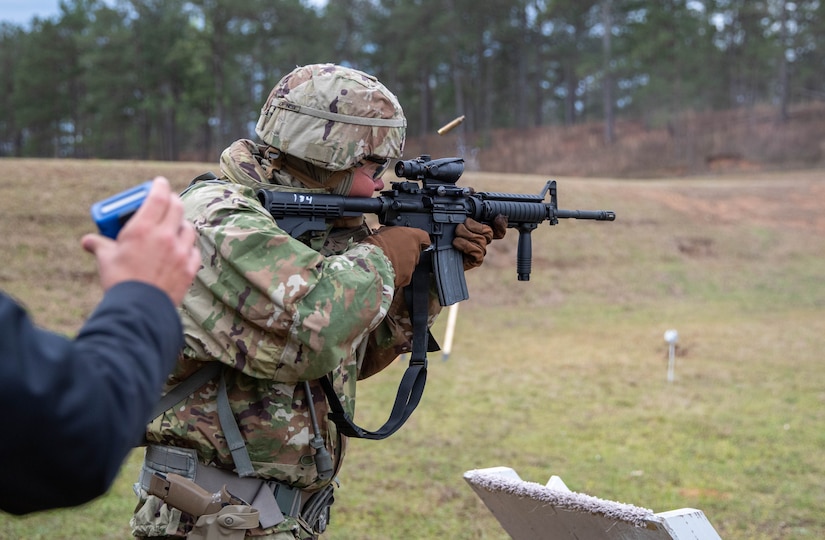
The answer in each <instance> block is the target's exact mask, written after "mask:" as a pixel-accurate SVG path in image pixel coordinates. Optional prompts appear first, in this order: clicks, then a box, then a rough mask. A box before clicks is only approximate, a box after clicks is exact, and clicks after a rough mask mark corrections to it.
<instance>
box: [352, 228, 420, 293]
mask: <svg viewBox="0 0 825 540" xmlns="http://www.w3.org/2000/svg"><path fill="white" fill-rule="evenodd" d="M363 241H364V242H366V243H368V244H373V245H375V246H378V247H380V248H381V249H382V250H383V251H384V255H386V256H387V258H388V259H389V260H390V262H391V263H392V268H393V270H395V288H396V289H397V288H398V287H404V286H405V285H409V284H410V281H412V274H413V270H415V266H416V265H417V264H418V259H419V258H420V256H421V250H423V249H426V248H428V247H430V235H429V234H427V233H426V232H424V231H422V230H421V229H416V228H415V227H400V226H397V227H381V228H380V229H378V231H377V232H376V233H374V234H372V235H371V236H368V237H366V238H364V240H363Z"/></svg>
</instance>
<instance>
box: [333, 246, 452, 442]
mask: <svg viewBox="0 0 825 540" xmlns="http://www.w3.org/2000/svg"><path fill="white" fill-rule="evenodd" d="M430 257H431V254H430V252H427V251H425V252H422V253H421V259H420V260H419V262H418V266H416V268H415V271H414V272H413V276H412V282H411V283H410V285H409V286H408V287H407V289H406V292H407V294H408V296H407V307H408V308H409V310H410V318H411V320H412V326H413V339H412V352H411V354H410V362H409V365H408V366H407V369H406V370H405V371H404V376H403V377H402V378H401V383H400V384H399V385H398V394H397V395H396V397H395V403H393V406H392V411H391V412H390V416H389V418H388V419H387V421H386V422H385V423H384V425H383V426H381V427H380V428H379V429H378V430H376V431H367V430H366V429H364V428H362V427H360V426H358V425H356V424H355V422H353V420H352V418H350V417H349V415H348V414H347V413H346V411H344V407H343V405H341V400H340V399H339V398H338V395H337V394H336V393H335V389H334V388H333V387H332V380H331V379H330V376H329V375H327V376H324V377H321V379H319V380H320V382H321V386H322V387H323V389H324V393H326V395H327V402H329V406H330V409H332V410H331V412H330V413H329V418H330V420H332V421H333V422H335V425H336V426H337V427H338V431H339V432H340V433H342V434H344V435H346V436H348V437H354V438H358V439H372V440H381V439H386V438H387V437H389V436H390V435H392V434H393V433H395V432H396V431H398V428H400V427H401V426H402V425H404V422H406V421H407V418H409V417H410V415H411V414H412V412H413V411H414V410H415V408H416V407H417V406H418V402H419V401H421V395H422V394H423V393H424V384H425V383H426V381H427V351H432V350H438V348H437V345H435V343H434V340H431V335H430V331H429V328H428V327H427V317H428V308H429V294H430V273H431V271H432V270H431V269H432V264H431V261H430ZM431 344H432V345H433V346H434V347H435V348H433V347H430V345H431Z"/></svg>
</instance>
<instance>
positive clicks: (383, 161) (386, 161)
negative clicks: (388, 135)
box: [358, 156, 390, 180]
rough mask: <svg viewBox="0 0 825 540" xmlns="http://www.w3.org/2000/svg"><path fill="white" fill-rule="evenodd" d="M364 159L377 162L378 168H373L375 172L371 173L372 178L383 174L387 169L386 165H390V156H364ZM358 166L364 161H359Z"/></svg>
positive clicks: (377, 177) (376, 178)
mask: <svg viewBox="0 0 825 540" xmlns="http://www.w3.org/2000/svg"><path fill="white" fill-rule="evenodd" d="M364 161H369V162H370V163H377V164H378V168H377V169H375V172H374V173H373V175H372V179H373V180H378V179H379V178H381V176H383V174H384V171H386V170H387V167H388V166H389V165H390V158H382V157H379V156H364ZM358 165H359V166H363V165H364V163H363V162H360V163H359V164H358Z"/></svg>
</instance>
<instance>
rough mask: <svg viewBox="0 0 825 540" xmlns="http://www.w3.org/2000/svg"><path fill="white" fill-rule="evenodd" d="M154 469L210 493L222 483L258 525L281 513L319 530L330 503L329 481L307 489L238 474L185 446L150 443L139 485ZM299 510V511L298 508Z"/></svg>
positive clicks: (147, 483)
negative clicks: (203, 460)
mask: <svg viewBox="0 0 825 540" xmlns="http://www.w3.org/2000/svg"><path fill="white" fill-rule="evenodd" d="M154 473H160V474H168V473H174V474H178V475H180V476H183V477H184V478H188V479H189V480H192V481H193V482H195V483H196V484H198V485H199V486H201V487H202V488H204V489H205V490H207V491H209V492H210V493H217V492H219V491H220V490H221V489H222V488H223V487H224V486H225V487H226V489H227V491H229V492H230V493H231V494H232V495H233V496H235V497H237V498H239V499H242V500H243V501H245V502H247V503H248V504H249V505H250V506H252V507H253V508H255V509H256V510H258V511H259V512H260V524H261V527H262V528H264V529H266V528H269V527H273V526H275V525H277V524H279V523H281V522H282V521H284V519H285V518H284V516H290V517H293V518H296V519H297V518H300V519H302V520H303V521H304V522H305V523H306V524H307V525H309V526H310V527H312V528H314V529H315V530H316V532H318V533H321V532H323V530H324V528H326V523H327V520H328V519H329V517H328V516H329V506H330V505H332V502H333V498H332V489H333V488H332V485H329V486H327V487H326V488H324V489H322V490H321V491H319V492H315V493H309V492H306V491H303V490H300V489H297V488H293V487H290V486H288V485H286V484H282V483H280V482H276V481H274V480H262V479H260V478H241V477H239V476H238V475H236V474H235V473H233V472H231V471H227V470H223V469H218V468H216V467H209V466H207V465H204V464H202V463H200V461H199V460H198V456H197V452H196V451H195V450H191V449H188V448H176V447H172V446H160V445H150V446H148V447H147V448H146V456H145V458H144V461H143V467H142V469H141V471H140V482H139V485H140V488H142V489H143V490H144V491H149V486H150V482H151V478H152V476H153V475H154ZM302 510H303V511H302Z"/></svg>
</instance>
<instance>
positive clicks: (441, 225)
mask: <svg viewBox="0 0 825 540" xmlns="http://www.w3.org/2000/svg"><path fill="white" fill-rule="evenodd" d="M463 172H464V160H463V159H462V158H455V157H453V158H442V159H436V160H433V159H431V158H430V156H426V155H424V156H421V157H418V158H416V159H411V160H406V161H399V162H397V163H396V165H395V174H396V176H398V177H399V178H404V179H406V180H408V181H405V182H393V183H392V189H390V190H387V191H382V192H381V193H380V194H379V195H378V196H376V197H344V196H341V195H325V194H320V195H316V194H306V193H290V192H279V191H270V190H265V189H262V190H260V191H258V199H259V200H260V201H261V204H263V206H264V208H266V209H267V210H268V211H269V213H270V214H272V217H273V218H274V219H275V221H276V222H277V223H278V227H280V228H281V229H283V230H284V231H286V232H287V233H289V234H290V236H292V237H293V238H299V237H301V236H302V235H304V234H306V233H311V232H313V231H324V230H326V225H327V221H328V220H333V219H338V218H342V217H348V216H357V215H360V214H375V215H377V216H378V222H379V223H380V224H382V225H385V226H404V227H416V228H419V229H422V230H424V231H427V232H428V233H429V234H430V239H431V241H432V245H431V247H430V248H429V250H430V251H431V252H432V257H431V261H432V263H431V264H432V272H433V275H434V276H435V285H436V289H437V291H438V299H439V303H440V304H441V305H442V306H449V305H452V304H454V303H456V302H461V301H462V300H466V299H467V298H469V293H468V291H467V282H466V280H465V279H464V263H463V259H462V254H461V252H459V251H458V250H456V249H455V248H454V247H453V239H454V238H455V230H456V227H457V226H458V225H459V224H460V223H463V222H464V221H465V220H466V219H467V218H472V219H474V220H476V221H479V222H481V223H488V224H489V223H492V222H493V220H494V219H495V218H496V216H497V215H499V214H502V215H504V216H505V217H506V218H507V227H508V228H513V229H517V230H518V233H519V240H518V251H517V255H516V272H517V277H518V280H519V281H529V280H530V272H531V269H532V258H533V247H532V238H531V236H530V235H531V233H532V232H533V230H534V229H536V228H537V227H538V226H539V224H541V223H543V222H544V221H547V222H548V223H549V224H550V225H556V224H558V222H559V219H567V218H573V219H592V220H596V221H613V220H615V219H616V214H615V213H614V212H612V211H608V210H595V211H593V210H560V209H559V207H558V191H557V188H556V181H555V180H549V181H548V182H547V184H545V186H544V189H542V190H541V192H539V193H538V194H536V195H529V194H520V193H494V192H484V191H479V192H477V191H474V190H473V189H472V188H467V187H459V186H456V185H455V184H456V182H457V181H458V179H459V178H460V177H461V175H462V173H463ZM409 180H412V182H411V181H409ZM419 182H420V184H419ZM548 193H549V194H550V201H549V202H545V198H546V197H547V194H548Z"/></svg>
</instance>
